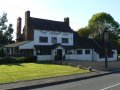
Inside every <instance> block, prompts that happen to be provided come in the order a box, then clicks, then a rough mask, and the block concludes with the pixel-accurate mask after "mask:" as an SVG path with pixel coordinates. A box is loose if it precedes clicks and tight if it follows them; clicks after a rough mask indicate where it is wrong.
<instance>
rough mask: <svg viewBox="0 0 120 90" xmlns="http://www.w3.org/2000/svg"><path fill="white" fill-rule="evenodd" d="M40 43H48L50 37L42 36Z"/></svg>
mask: <svg viewBox="0 0 120 90" xmlns="http://www.w3.org/2000/svg"><path fill="white" fill-rule="evenodd" d="M39 42H41V43H47V42H48V37H43V36H40V38H39Z"/></svg>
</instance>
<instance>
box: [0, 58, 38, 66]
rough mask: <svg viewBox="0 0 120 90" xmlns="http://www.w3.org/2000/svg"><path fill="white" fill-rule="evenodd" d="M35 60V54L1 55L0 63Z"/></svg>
mask: <svg viewBox="0 0 120 90" xmlns="http://www.w3.org/2000/svg"><path fill="white" fill-rule="evenodd" d="M30 62H37V58H36V57H35V56H31V57H2V58H0V64H9V63H30Z"/></svg>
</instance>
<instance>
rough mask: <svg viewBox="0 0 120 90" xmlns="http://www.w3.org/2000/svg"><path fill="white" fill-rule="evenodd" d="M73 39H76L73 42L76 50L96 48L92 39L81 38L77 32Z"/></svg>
mask: <svg viewBox="0 0 120 90" xmlns="http://www.w3.org/2000/svg"><path fill="white" fill-rule="evenodd" d="M73 38H74V40H73V43H74V47H76V48H84V49H92V48H94V43H93V40H92V39H89V38H85V37H81V36H79V34H78V33H77V32H74V37H73Z"/></svg>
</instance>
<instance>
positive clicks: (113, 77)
mask: <svg viewBox="0 0 120 90" xmlns="http://www.w3.org/2000/svg"><path fill="white" fill-rule="evenodd" d="M31 90H120V73H114V74H109V75H105V76H101V77H96V78H91V79H86V80H80V81H76V82H70V83H65V84H59V85H53V86H48V87H43V88H36V89H31Z"/></svg>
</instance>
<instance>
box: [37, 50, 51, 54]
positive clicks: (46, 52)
mask: <svg viewBox="0 0 120 90" xmlns="http://www.w3.org/2000/svg"><path fill="white" fill-rule="evenodd" d="M36 54H37V55H51V50H45V49H37V50H36Z"/></svg>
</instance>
